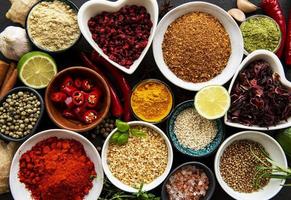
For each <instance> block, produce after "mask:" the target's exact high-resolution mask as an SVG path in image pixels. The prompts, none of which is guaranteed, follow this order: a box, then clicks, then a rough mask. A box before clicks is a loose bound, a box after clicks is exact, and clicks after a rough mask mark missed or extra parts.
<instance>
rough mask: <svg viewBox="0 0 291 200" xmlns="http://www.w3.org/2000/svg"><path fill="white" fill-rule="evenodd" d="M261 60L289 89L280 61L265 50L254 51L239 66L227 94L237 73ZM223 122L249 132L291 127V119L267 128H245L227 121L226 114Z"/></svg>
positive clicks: (290, 86)
mask: <svg viewBox="0 0 291 200" xmlns="http://www.w3.org/2000/svg"><path fill="white" fill-rule="evenodd" d="M259 59H263V60H265V61H267V62H268V63H270V66H271V68H272V71H273V72H276V73H278V74H279V75H280V81H281V83H282V84H283V85H284V86H286V87H288V88H291V82H289V81H288V80H287V79H286V77H285V72H284V68H283V66H282V63H281V61H280V60H279V58H278V57H277V56H276V55H275V54H274V53H272V52H270V51H267V50H256V51H253V52H252V53H250V54H249V55H248V56H247V57H246V58H245V59H244V60H243V62H242V63H241V64H240V66H239V68H238V69H237V71H236V73H235V75H234V76H233V78H232V80H231V83H230V85H229V89H228V93H229V94H231V90H232V87H233V85H234V83H235V80H236V78H237V76H238V74H239V72H240V71H241V70H242V69H243V68H245V67H247V66H248V65H249V64H250V63H251V62H253V61H255V60H259ZM224 122H225V124H226V125H228V126H232V127H236V128H241V129H250V130H263V131H270V130H277V129H283V128H288V127H290V126H291V117H289V118H288V120H287V122H286V121H282V122H281V123H279V124H277V125H276V126H269V127H268V128H267V127H260V126H254V125H253V126H246V125H243V124H240V123H236V122H231V121H230V120H228V119H227V113H226V114H225V116H224Z"/></svg>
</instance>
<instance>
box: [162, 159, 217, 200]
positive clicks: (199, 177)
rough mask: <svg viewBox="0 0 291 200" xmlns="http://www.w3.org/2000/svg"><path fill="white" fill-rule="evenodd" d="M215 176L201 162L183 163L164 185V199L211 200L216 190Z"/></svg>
mask: <svg viewBox="0 0 291 200" xmlns="http://www.w3.org/2000/svg"><path fill="white" fill-rule="evenodd" d="M215 185H216V182H215V176H214V174H213V172H212V171H211V169H209V168H208V167H207V166H206V165H204V164H203V163H200V162H196V161H192V162H187V163H183V164H181V165H180V166H178V167H177V168H175V169H174V170H173V171H172V172H171V173H170V175H169V176H168V177H167V179H166V180H165V181H164V184H163V187H162V193H161V197H162V200H176V199H189V200H190V199H191V200H210V199H211V197H212V195H213V193H214V190H215Z"/></svg>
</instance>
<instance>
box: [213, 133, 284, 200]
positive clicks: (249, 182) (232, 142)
mask: <svg viewBox="0 0 291 200" xmlns="http://www.w3.org/2000/svg"><path fill="white" fill-rule="evenodd" d="M267 156H268V157H269V158H270V159H271V160H273V161H274V162H275V163H277V164H278V165H279V166H282V167H283V168H287V167H288V165H287V159H286V156H285V153H284V151H283V149H282V148H281V146H280V145H279V143H278V142H277V141H276V140H275V139H273V138H272V137H271V136H269V135H267V134H265V133H262V132H258V131H242V132H239V133H236V134H234V135H232V136H230V137H229V138H227V139H226V140H225V141H224V142H223V143H222V144H221V146H220V147H219V149H218V151H217V153H216V156H215V160H214V170H215V175H216V178H217V181H218V183H219V184H220V186H221V187H222V189H223V190H224V191H225V192H226V193H227V194H228V195H230V196H231V197H232V198H234V199H244V200H253V199H271V198H272V197H274V196H275V195H276V194H277V193H278V192H279V191H280V190H281V189H282V187H283V185H284V183H285V179H272V178H271V179H270V178H266V177H264V178H260V179H256V177H260V176H262V175H263V174H264V173H270V171H267V170H265V171H258V167H260V166H265V167H266V166H269V167H270V166H272V163H270V162H269V161H268V160H267V159H266V158H267ZM262 163H264V164H262ZM268 170H269V169H268Z"/></svg>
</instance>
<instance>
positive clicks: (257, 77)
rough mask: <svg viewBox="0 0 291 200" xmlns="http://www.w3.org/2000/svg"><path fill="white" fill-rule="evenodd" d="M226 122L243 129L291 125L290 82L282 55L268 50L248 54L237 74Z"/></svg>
mask: <svg viewBox="0 0 291 200" xmlns="http://www.w3.org/2000/svg"><path fill="white" fill-rule="evenodd" d="M228 92H229V93H230V95H231V105H230V108H229V110H228V112H227V114H226V115H225V117H224V121H225V124H227V125H228V126H233V127H236V128H242V129H251V130H276V129H283V128H287V127H290V126H291V82H289V81H288V80H287V79H286V77H285V73H284V69H283V66H282V64H281V62H280V60H279V58H278V57H277V56H276V55H275V54H274V53H272V52H270V51H267V50H256V51H254V52H252V53H251V54H249V55H248V56H247V57H246V58H245V60H244V61H243V62H242V63H241V65H240V66H239V68H238V70H237V72H236V74H235V75H234V77H233V79H232V81H231V84H230V86H229V90H228Z"/></svg>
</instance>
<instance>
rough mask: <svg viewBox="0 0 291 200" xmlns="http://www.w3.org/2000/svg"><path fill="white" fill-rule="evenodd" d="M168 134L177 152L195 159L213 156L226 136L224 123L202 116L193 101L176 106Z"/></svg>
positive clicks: (168, 126)
mask: <svg viewBox="0 0 291 200" xmlns="http://www.w3.org/2000/svg"><path fill="white" fill-rule="evenodd" d="M167 134H168V136H169V138H170V139H171V142H172V144H173V146H174V147H175V149H177V151H179V152H180V153H182V154H184V155H187V156H191V157H194V158H200V157H206V156H209V155H211V154H213V153H214V152H215V150H216V149H217V148H218V147H219V145H220V144H221V142H222V141H223V139H224V135H225V133H224V126H223V124H222V121H221V120H220V119H216V120H208V119H206V118H203V117H202V116H200V115H199V113H198V112H197V111H196V110H195V107H194V101H193V100H188V101H184V102H182V103H180V104H179V105H177V106H176V108H175V109H174V110H173V112H172V113H171V115H170V116H169V118H168V121H167Z"/></svg>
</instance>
